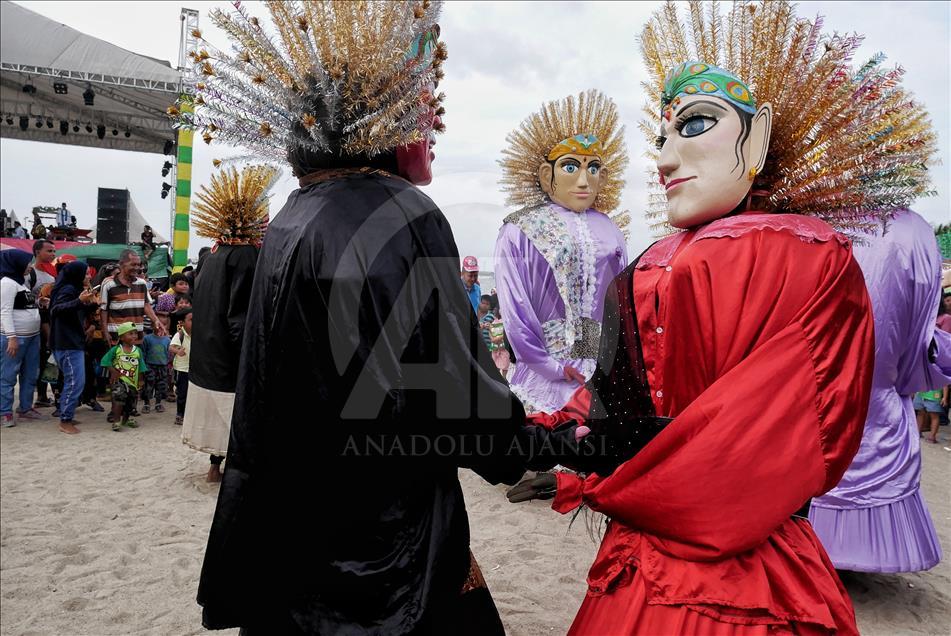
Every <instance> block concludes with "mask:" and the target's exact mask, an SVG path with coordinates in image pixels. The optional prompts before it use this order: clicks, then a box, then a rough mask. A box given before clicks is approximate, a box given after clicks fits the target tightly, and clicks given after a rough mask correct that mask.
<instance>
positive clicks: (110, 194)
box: [96, 188, 129, 245]
mask: <svg viewBox="0 0 951 636" xmlns="http://www.w3.org/2000/svg"><path fill="white" fill-rule="evenodd" d="M96 241H97V242H99V243H120V244H123V245H125V244H128V242H129V191H128V190H116V189H113V188H99V204H98V211H97V214H96Z"/></svg>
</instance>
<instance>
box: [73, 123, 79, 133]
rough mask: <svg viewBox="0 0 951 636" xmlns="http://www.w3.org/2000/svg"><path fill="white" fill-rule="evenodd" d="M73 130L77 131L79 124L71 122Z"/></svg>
mask: <svg viewBox="0 0 951 636" xmlns="http://www.w3.org/2000/svg"><path fill="white" fill-rule="evenodd" d="M73 132H79V124H73Z"/></svg>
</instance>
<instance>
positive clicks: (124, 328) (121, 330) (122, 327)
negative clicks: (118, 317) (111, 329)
mask: <svg viewBox="0 0 951 636" xmlns="http://www.w3.org/2000/svg"><path fill="white" fill-rule="evenodd" d="M130 331H135V325H134V324H133V323H131V322H123V323H120V324H119V326H118V327H116V334H117V335H120V336H123V335H125V334H127V333H129V332H130Z"/></svg>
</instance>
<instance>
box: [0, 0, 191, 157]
mask: <svg viewBox="0 0 951 636" xmlns="http://www.w3.org/2000/svg"><path fill="white" fill-rule="evenodd" d="M54 83H59V84H64V85H65V86H66V93H65V94H58V93H57V92H56V89H55V88H54ZM24 86H32V87H33V89H35V91H34V90H33V89H27V90H28V91H29V92H25V91H24ZM89 89H91V90H92V92H93V93H94V99H93V101H94V104H93V106H86V105H85V103H84V101H85V100H84V98H83V93H84V92H85V91H87V90H89ZM60 91H62V87H60ZM180 92H181V73H180V72H179V71H178V70H177V69H175V68H172V66H171V65H170V64H169V63H168V62H165V61H162V60H156V59H153V58H150V57H146V56H144V55H138V54H136V53H132V52H131V51H126V50H125V49H122V48H120V47H118V46H115V45H114V44H110V43H109V42H106V41H104V40H100V39H98V38H94V37H92V36H90V35H86V34H85V33H80V32H79V31H77V30H76V29H73V28H70V27H68V26H66V25H65V24H61V23H59V22H56V21H55V20H51V19H49V18H46V17H44V16H41V15H39V14H38V13H35V12H33V11H30V10H29V9H25V8H23V7H21V6H19V5H17V4H14V3H12V2H9V1H8V0H3V1H2V2H0V109H2V116H0V136H2V137H8V138H12V139H26V140H30V141H46V142H51V143H58V144H73V145H78V146H92V147H96V148H111V149H116V150H134V151H139V152H156V153H162V151H163V148H164V145H165V142H166V141H170V140H171V141H174V139H175V133H174V130H173V129H172V126H171V125H170V123H169V119H168V117H167V116H166V115H165V109H166V108H167V107H168V106H169V105H170V104H172V103H174V102H175V100H176V99H177V97H178V95H179V94H180ZM21 116H27V117H28V120H27V127H26V130H21V127H20V117H21ZM11 121H12V123H10V122H11ZM38 121H39V122H40V127H37V126H36V124H37V122H38ZM61 121H66V122H67V123H68V130H67V133H66V134H65V135H64V134H62V133H61V132H60V122H61ZM47 122H50V123H52V127H50V126H48V123H47ZM74 126H78V127H79V130H78V131H74V130H73V127H74ZM87 126H89V127H90V128H91V129H92V132H88V131H87V130H86V127H87ZM99 126H104V127H105V137H103V138H102V139H99V136H98V134H97V128H98V127H99ZM113 130H116V131H117V132H118V134H117V135H113V134H112V131H113ZM126 132H128V133H129V136H128V137H127V136H126Z"/></svg>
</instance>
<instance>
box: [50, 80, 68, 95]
mask: <svg viewBox="0 0 951 636" xmlns="http://www.w3.org/2000/svg"><path fill="white" fill-rule="evenodd" d="M53 92H54V93H56V94H57V95H65V94H67V93H68V92H69V87H68V86H66V84H64V83H63V82H53Z"/></svg>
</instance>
